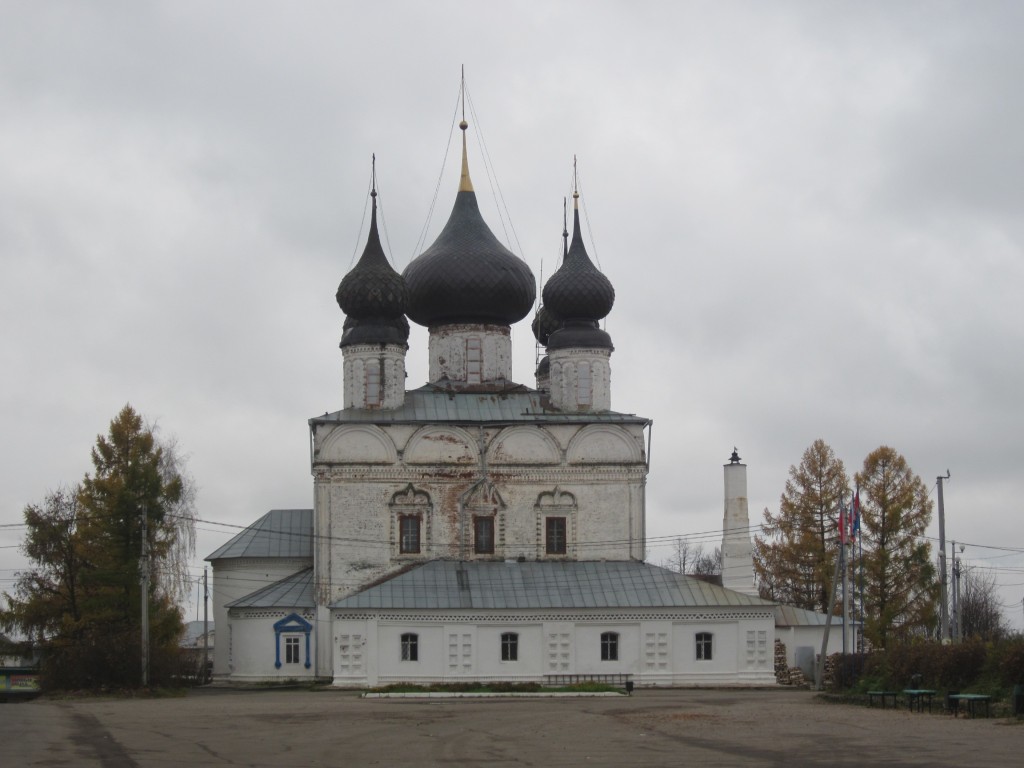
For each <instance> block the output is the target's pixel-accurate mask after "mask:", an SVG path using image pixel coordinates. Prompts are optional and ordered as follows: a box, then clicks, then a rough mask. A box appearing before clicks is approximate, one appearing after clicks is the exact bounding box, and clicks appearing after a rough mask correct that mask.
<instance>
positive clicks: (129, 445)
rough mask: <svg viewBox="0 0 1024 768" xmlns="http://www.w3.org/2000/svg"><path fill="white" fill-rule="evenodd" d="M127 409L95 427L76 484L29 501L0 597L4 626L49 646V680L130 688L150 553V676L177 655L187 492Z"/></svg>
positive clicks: (187, 539) (188, 533)
mask: <svg viewBox="0 0 1024 768" xmlns="http://www.w3.org/2000/svg"><path fill="white" fill-rule="evenodd" d="M169 453H170V455H168V453H167V452H165V449H164V447H163V446H161V445H160V443H159V442H158V441H157V439H156V437H155V436H154V430H153V429H151V428H148V427H146V425H145V424H144V423H143V420H142V418H141V416H139V415H138V414H137V413H136V412H135V411H134V410H133V409H132V408H131V406H127V405H126V406H125V407H124V408H123V409H122V410H121V412H120V413H119V414H118V415H117V417H116V418H115V419H114V420H113V421H112V422H111V423H110V429H109V431H108V433H107V435H106V436H102V435H101V436H99V437H98V438H97V440H96V446H95V448H93V451H92V462H93V467H94V471H93V473H92V475H91V476H90V475H86V477H85V479H84V480H83V482H82V484H81V486H80V487H79V488H76V489H75V490H73V491H61V492H58V493H55V494H51V495H50V496H48V497H47V500H46V502H45V503H44V505H43V506H42V507H39V506H34V505H30V506H28V507H27V508H26V509H25V522H26V524H27V526H28V533H27V535H26V540H25V543H24V545H23V551H24V552H25V554H26V555H27V556H28V557H29V558H30V559H31V561H32V562H33V564H34V567H33V568H32V570H30V571H28V572H25V573H22V574H20V575H19V577H18V580H17V583H16V587H15V594H14V595H13V596H12V595H6V597H7V601H8V605H9V606H10V607H9V609H8V610H7V611H5V612H4V613H3V614H2V615H0V623H3V625H4V626H6V627H9V628H16V629H17V630H19V631H21V632H23V633H25V634H28V635H29V636H30V637H31V638H32V639H34V640H35V641H36V642H37V643H39V644H40V645H41V647H42V648H43V650H44V652H45V657H44V658H45V662H44V667H43V682H44V685H47V686H49V687H61V688H68V687H84V688H96V687H109V686H133V685H136V684H137V683H138V682H139V680H140V677H141V643H140V637H141V629H140V613H141V602H142V592H141V583H140V570H139V569H140V565H141V556H142V553H143V528H144V521H145V529H146V546H147V548H148V551H149V559H148V562H149V569H150V570H149V573H150V590H149V594H148V596H147V600H148V611H149V617H150V641H151V642H150V660H151V667H150V669H151V675H150V679H151V680H153V681H154V682H161V681H166V679H167V678H168V677H169V675H170V673H171V670H172V668H173V666H174V663H175V659H176V656H177V642H178V638H179V636H180V634H181V629H182V624H181V613H180V611H179V609H178V608H177V606H176V605H175V600H174V598H175V596H176V595H177V594H178V592H179V589H180V582H181V580H182V578H183V576H185V575H186V572H185V571H184V569H183V567H182V564H183V563H186V562H187V559H188V557H189V556H190V555H191V549H192V548H193V547H194V540H195V517H194V514H193V512H192V506H191V505H192V500H193V498H194V490H193V487H192V483H191V481H190V479H189V478H188V477H187V475H183V474H182V473H180V472H179V471H178V467H179V466H180V465H181V461H180V459H179V458H178V457H177V455H176V453H175V452H174V450H173V447H172V449H171V450H170V451H169Z"/></svg>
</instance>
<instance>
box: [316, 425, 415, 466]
mask: <svg viewBox="0 0 1024 768" xmlns="http://www.w3.org/2000/svg"><path fill="white" fill-rule="evenodd" d="M321 429H323V427H321ZM315 450H316V452H315V454H314V457H313V460H314V461H315V462H323V463H326V464H396V463H397V462H398V450H397V449H396V448H395V444H394V443H393V442H392V441H391V438H390V437H388V435H387V433H386V432H384V430H383V429H381V428H380V427H377V426H374V425H373V424H346V425H343V426H338V427H334V429H332V430H331V433H330V434H329V435H327V437H325V438H324V440H323V442H322V443H321V444H320V445H319V446H316V447H315Z"/></svg>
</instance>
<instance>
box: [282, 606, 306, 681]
mask: <svg viewBox="0 0 1024 768" xmlns="http://www.w3.org/2000/svg"><path fill="white" fill-rule="evenodd" d="M312 630H313V625H312V624H310V623H309V622H308V621H306V620H305V619H304V618H302V617H301V616H299V614H297V613H292V614H289V615H288V616H285V617H284V618H283V619H281V620H280V621H278V622H275V623H274V667H275V668H277V669H280V668H281V635H284V634H300V633H301V634H303V635H305V637H306V663H305V664H304V665H303V666H305V668H306V669H309V668H310V667H311V666H313V664H312V661H311V660H310V652H309V647H310V642H309V635H310V633H311V632H312Z"/></svg>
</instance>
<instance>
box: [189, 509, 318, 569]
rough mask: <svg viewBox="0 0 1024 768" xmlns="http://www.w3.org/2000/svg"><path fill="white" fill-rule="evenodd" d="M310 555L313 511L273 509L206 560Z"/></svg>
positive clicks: (311, 554) (311, 550)
mask: <svg viewBox="0 0 1024 768" xmlns="http://www.w3.org/2000/svg"><path fill="white" fill-rule="evenodd" d="M312 556H313V510H312V509H272V510H270V511H269V512H267V514H265V515H264V516H263V517H261V518H260V519H259V520H257V521H256V522H255V523H253V524H252V525H250V526H249V527H248V528H246V529H245V530H244V531H242V532H241V533H239V534H238V535H237V536H235V537H234V538H233V539H231V541H229V542H228V543H227V544H225V545H223V546H222V547H220V548H218V549H217V550H215V551H214V552H213V553H212V554H210V555H207V556H206V559H207V560H224V559H227V558H237V557H312Z"/></svg>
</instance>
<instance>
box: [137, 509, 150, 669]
mask: <svg viewBox="0 0 1024 768" xmlns="http://www.w3.org/2000/svg"><path fill="white" fill-rule="evenodd" d="M139 570H140V571H141V572H142V573H141V576H142V579H141V581H142V590H141V591H142V687H143V688H145V687H146V686H147V685H149V515H148V513H147V511H146V505H145V504H143V505H142V557H140V558H139Z"/></svg>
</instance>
